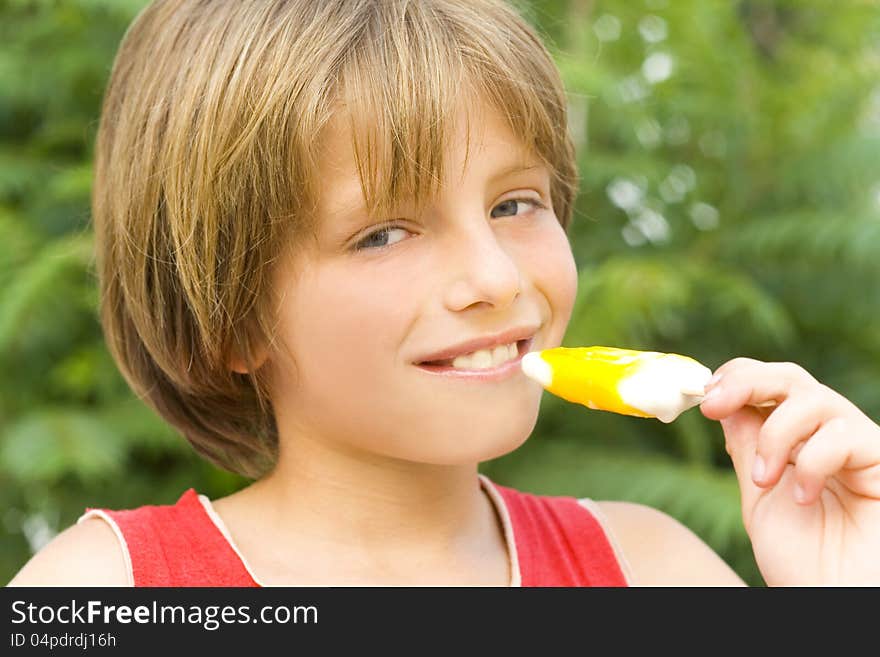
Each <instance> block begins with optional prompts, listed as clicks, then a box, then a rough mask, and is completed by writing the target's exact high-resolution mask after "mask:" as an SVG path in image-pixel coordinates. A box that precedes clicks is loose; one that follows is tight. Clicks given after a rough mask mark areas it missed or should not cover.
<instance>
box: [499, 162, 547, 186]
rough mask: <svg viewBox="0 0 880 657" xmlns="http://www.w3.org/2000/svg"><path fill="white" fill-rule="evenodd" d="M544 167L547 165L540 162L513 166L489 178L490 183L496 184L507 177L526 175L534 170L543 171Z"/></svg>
mask: <svg viewBox="0 0 880 657" xmlns="http://www.w3.org/2000/svg"><path fill="white" fill-rule="evenodd" d="M544 166H545V165H544V164H543V163H540V162H535V163H528V162H527V163H525V164H522V163H518V164H512V165H510V166H507V167H505V168H504V169H501V170H500V171H497V172H496V173H494V174H492V176H491V177H490V178H489V182H490V183H494V182H495V181H497V180H499V179H501V178H504V177H505V176H512V175H513V174H515V173H525V172H526V171H532V170H534V169H542V168H544Z"/></svg>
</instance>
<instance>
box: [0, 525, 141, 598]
mask: <svg viewBox="0 0 880 657" xmlns="http://www.w3.org/2000/svg"><path fill="white" fill-rule="evenodd" d="M130 585H131V582H130V581H129V570H128V568H127V567H126V564H125V558H124V556H123V552H122V550H121V549H120V545H119V539H118V538H117V537H116V535H115V533H114V531H113V529H112V528H111V527H110V525H109V524H108V523H107V522H105V521H104V520H102V519H101V518H98V517H90V518H86V519H84V520H82V521H81V522H79V523H77V524H75V525H72V526H71V527H68V528H67V529H65V530H64V531H62V532H61V533H60V534H58V536H56V537H55V538H54V539H52V540H51V541H50V542H49V543H48V544H46V545H45V546H44V547H43V548H42V549H41V550H40V551H39V552H37V553H36V554H35V555H34V556H33V557H32V558H31V559H30V561H28V562H27V563H26V564H25V565H24V567H22V569H21V570H20V571H19V572H18V574H17V575H16V576H15V577H14V578H13V579H12V581H11V582H9V586H130Z"/></svg>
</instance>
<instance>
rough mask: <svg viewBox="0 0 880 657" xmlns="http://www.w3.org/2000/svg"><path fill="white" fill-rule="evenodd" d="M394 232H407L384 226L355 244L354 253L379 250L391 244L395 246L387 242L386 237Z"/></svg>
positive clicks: (406, 231)
mask: <svg viewBox="0 0 880 657" xmlns="http://www.w3.org/2000/svg"><path fill="white" fill-rule="evenodd" d="M394 231H398V232H402V233H408V232H409V231H408V230H406V229H405V228H399V227H397V226H386V227H385V228H380V229H379V230H377V231H374V232H372V233H370V234H369V235H367V236H366V237H365V238H364V239H362V240H361V241H360V242H358V243H357V244H355V246H354V248H355V250H356V251H362V250H364V249H377V248H378V249H381V248H383V247H386V246H391V244H396V242H389V240H388V235H389V234H390V233H392V232H394ZM401 239H403V238H401ZM399 241H400V240H397V242H399Z"/></svg>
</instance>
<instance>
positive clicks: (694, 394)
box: [681, 388, 779, 408]
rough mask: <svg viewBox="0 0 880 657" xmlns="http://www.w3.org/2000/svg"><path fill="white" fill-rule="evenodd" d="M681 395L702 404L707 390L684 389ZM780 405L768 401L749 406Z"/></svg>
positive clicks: (765, 406) (766, 406)
mask: <svg viewBox="0 0 880 657" xmlns="http://www.w3.org/2000/svg"><path fill="white" fill-rule="evenodd" d="M681 394H683V395H687V396H689V397H700V402H701V403H702V401H703V399H702V398H703V397H705V396H706V389H705V388H682V389H681ZM777 404H779V402H778V401H776V400H775V399H768V400H767V401H762V402H759V403H757V404H749V406H753V407H754V408H772V407H773V406H776V405H777Z"/></svg>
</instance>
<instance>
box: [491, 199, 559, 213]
mask: <svg viewBox="0 0 880 657" xmlns="http://www.w3.org/2000/svg"><path fill="white" fill-rule="evenodd" d="M519 203H525V204H526V205H530V206H532V207H533V208H540V209H542V210H546V209H547V206H546V205H544V204H543V203H541V201H539V200H538V199H535V198H511V199H508V200H506V201H502V202H501V203H499V204H498V205H496V206H495V207H494V208H492V216H493V217H498V216H501V217H512V216H516V214H517V211H516V209H517V204H519ZM499 208H501V209H503V211H509V213H505V214H501V215H496V214H495V210H498V209H499ZM520 214H521V213H520Z"/></svg>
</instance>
